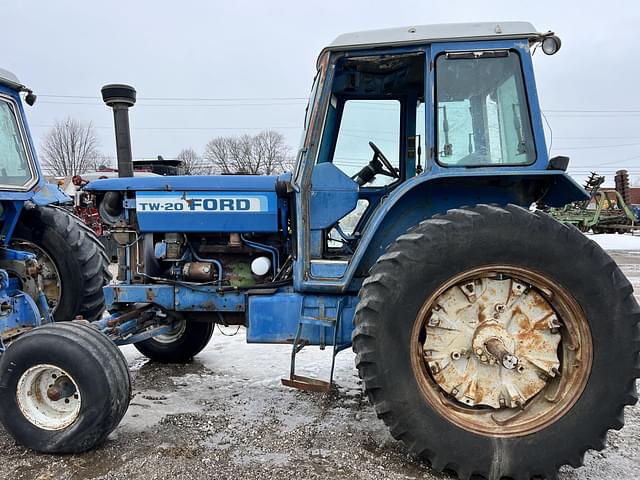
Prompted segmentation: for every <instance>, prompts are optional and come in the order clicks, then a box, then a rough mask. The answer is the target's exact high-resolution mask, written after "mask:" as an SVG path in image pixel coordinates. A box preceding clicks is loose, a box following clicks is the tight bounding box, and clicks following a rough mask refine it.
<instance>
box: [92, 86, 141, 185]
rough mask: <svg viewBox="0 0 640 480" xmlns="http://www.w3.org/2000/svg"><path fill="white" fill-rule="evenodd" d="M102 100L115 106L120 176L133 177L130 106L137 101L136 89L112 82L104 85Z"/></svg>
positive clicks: (114, 117)
mask: <svg viewBox="0 0 640 480" xmlns="http://www.w3.org/2000/svg"><path fill="white" fill-rule="evenodd" d="M101 91H102V100H103V101H104V103H106V104H107V106H108V107H111V108H113V123H114V126H115V130H116V151H117V156H118V176H119V177H133V156H132V154H131V131H130V129H129V108H130V107H133V105H134V104H135V103H136V89H135V88H133V87H131V86H129V85H122V84H110V85H105V86H104V87H102V90H101Z"/></svg>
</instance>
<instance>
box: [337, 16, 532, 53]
mask: <svg viewBox="0 0 640 480" xmlns="http://www.w3.org/2000/svg"><path fill="white" fill-rule="evenodd" d="M539 35H540V33H539V32H538V31H537V30H536V28H535V27H534V26H533V25H532V24H530V23H529V22H481V23H443V24H438V25H416V26H413V27H399V28H386V29H384V30H369V31H365V32H354V33H345V34H343V35H340V36H339V37H338V38H336V39H335V40H334V41H333V42H331V43H330V44H329V46H328V47H327V48H325V50H344V49H347V48H352V47H360V48H366V47H375V46H379V45H390V46H393V45H403V44H411V43H431V42H436V41H460V40H483V39H500V38H509V39H513V38H532V37H537V36H539Z"/></svg>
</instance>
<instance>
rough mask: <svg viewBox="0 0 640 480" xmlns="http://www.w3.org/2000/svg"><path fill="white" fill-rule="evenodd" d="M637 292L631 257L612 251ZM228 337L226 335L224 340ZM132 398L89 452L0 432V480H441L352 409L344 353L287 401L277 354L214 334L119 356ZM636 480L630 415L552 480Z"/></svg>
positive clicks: (350, 373)
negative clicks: (155, 357) (166, 350)
mask: <svg viewBox="0 0 640 480" xmlns="http://www.w3.org/2000/svg"><path fill="white" fill-rule="evenodd" d="M612 254H613V256H614V258H615V259H616V261H618V263H619V264H620V265H621V266H622V268H623V270H624V271H625V273H626V274H627V275H628V276H629V278H630V279H631V281H632V282H633V283H634V286H635V287H636V290H637V291H638V292H640V252H639V253H635V252H612ZM225 333H234V330H230V331H228V332H227V331H225ZM123 350H124V353H125V355H126V356H127V359H128V361H129V365H130V367H131V370H132V375H133V378H134V394H135V396H134V398H133V400H132V402H131V406H130V408H129V410H128V412H127V414H126V416H125V418H124V420H123V422H122V423H121V425H120V426H119V427H118V428H117V429H116V431H115V432H114V433H113V434H112V435H111V436H110V437H109V439H108V441H107V442H106V443H105V444H104V445H102V446H101V447H99V448H98V449H96V450H94V451H91V452H88V453H85V454H82V455H68V456H51V455H41V454H36V453H33V452H31V451H29V450H26V449H24V448H22V447H20V446H18V445H16V444H15V442H14V441H13V440H12V439H11V438H10V437H9V436H8V435H7V433H6V432H5V431H4V430H3V429H2V428H1V427H0V452H1V453H0V464H1V465H2V471H1V473H0V478H2V479H12V480H49V479H52V480H53V479H73V480H85V479H87V480H88V479H105V480H106V479H136V480H138V479H139V480H142V479H144V480H152V479H169V478H171V479H174V478H175V479H198V480H199V479H207V478H220V479H226V478H229V479H230V478H234V479H236V478H251V479H263V478H264V479H266V478H284V477H297V478H349V479H370V478H374V477H378V478H384V479H413V478H421V479H445V478H451V477H449V476H447V475H437V474H434V473H432V472H431V471H430V470H429V468H428V467H427V466H426V465H424V464H421V463H420V462H418V461H416V460H415V459H413V458H411V457H410V456H408V455H407V454H406V452H405V450H404V448H403V447H402V445H401V444H399V443H398V442H396V441H394V440H393V438H391V436H390V435H389V433H388V431H387V428H386V427H385V426H384V424H383V423H382V422H381V421H380V420H378V419H377V418H376V416H375V413H374V412H373V409H372V408H371V406H370V405H369V403H368V402H367V400H366V398H363V393H362V386H361V384H360V381H359V379H358V377H357V374H356V371H355V369H354V367H353V354H352V353H351V352H344V353H341V354H340V355H339V356H338V359H337V365H336V383H337V385H338V388H337V391H334V392H333V393H331V394H330V395H322V394H313V393H305V392H299V391H295V390H290V389H287V388H285V387H282V386H281V385H280V377H281V376H283V375H286V374H287V372H288V366H289V353H290V349H289V347H287V346H268V345H246V344H244V331H243V330H242V329H241V330H240V331H239V332H238V334H237V335H236V336H232V337H227V336H223V335H221V334H220V332H216V335H215V336H214V338H213V341H212V342H211V343H210V344H209V346H208V347H207V349H206V350H205V351H204V352H203V353H202V354H201V355H199V356H198V357H197V358H196V359H195V360H194V361H193V362H192V363H190V364H188V365H157V364H153V363H149V362H147V361H146V359H145V358H144V357H142V356H140V355H139V354H138V353H137V351H136V350H135V349H134V348H132V347H126V348H124V349H123ZM329 362H330V353H329V352H328V351H325V352H321V351H319V350H318V349H308V351H307V350H303V352H302V354H301V356H300V365H301V367H302V366H306V367H307V369H306V371H307V373H310V374H312V375H323V373H324V375H326V374H327V373H328V367H329ZM638 477H640V406H636V407H632V408H627V411H626V426H625V428H624V429H622V430H621V431H619V432H611V433H610V434H609V437H608V441H607V449H606V450H604V451H603V452H599V453H594V452H589V453H588V454H587V457H586V459H585V466H584V467H582V468H580V469H577V470H573V469H571V468H569V467H564V468H563V469H562V471H561V474H560V478H561V479H563V480H569V479H580V480H586V479H594V480H595V479H605V478H606V479H635V478H638Z"/></svg>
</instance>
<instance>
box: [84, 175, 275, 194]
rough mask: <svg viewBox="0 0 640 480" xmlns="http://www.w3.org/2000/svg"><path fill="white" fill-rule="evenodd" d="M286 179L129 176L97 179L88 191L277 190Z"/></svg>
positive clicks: (252, 176) (249, 176)
mask: <svg viewBox="0 0 640 480" xmlns="http://www.w3.org/2000/svg"><path fill="white" fill-rule="evenodd" d="M279 180H284V179H283V178H281V177H276V176H260V175H211V176H178V177H171V176H168V177H161V176H158V177H125V178H106V179H103V180H94V181H93V182H91V183H89V184H88V185H87V186H86V187H84V189H85V190H87V191H90V192H96V193H98V192H108V191H129V192H130V191H149V190H152V191H165V192H171V191H200V192H202V191H224V192H228V191H233V192H248V191H261V192H269V191H271V192H275V190H276V183H277V182H278V181H279Z"/></svg>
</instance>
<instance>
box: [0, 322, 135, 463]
mask: <svg viewBox="0 0 640 480" xmlns="http://www.w3.org/2000/svg"><path fill="white" fill-rule="evenodd" d="M130 398H131V379H130V376H129V370H128V367H127V363H126V361H125V359H124V357H123V356H122V353H121V352H120V350H119V349H118V347H116V346H115V345H114V344H113V343H112V342H111V341H109V339H107V338H106V337H105V336H104V335H103V334H101V333H100V332H98V331H97V330H95V329H93V328H92V327H90V326H87V325H84V324H79V323H74V322H59V323H53V324H49V325H45V326H42V327H38V328H36V329H34V330H32V331H31V332H28V333H26V334H24V335H22V336H21V337H19V338H18V339H17V340H15V341H14V342H12V343H11V344H10V345H9V347H8V348H7V350H6V351H5V352H4V353H3V354H2V357H0V421H2V424H3V425H4V426H5V428H6V429H7V431H8V432H9V433H10V434H11V435H12V436H13V437H14V438H15V439H16V441H17V442H19V443H20V444H22V445H24V446H25V447H28V448H31V449H33V450H36V451H39V452H45V453H78V452H83V451H86V450H89V449H91V448H93V447H94V446H96V445H98V444H100V443H102V442H103V441H104V440H105V438H106V437H107V435H109V433H111V432H112V431H113V430H114V429H115V428H116V426H117V425H118V423H119V422H120V420H121V419H122V417H123V416H124V414H125V412H126V411H127V408H128V406H129V400H130Z"/></svg>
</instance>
